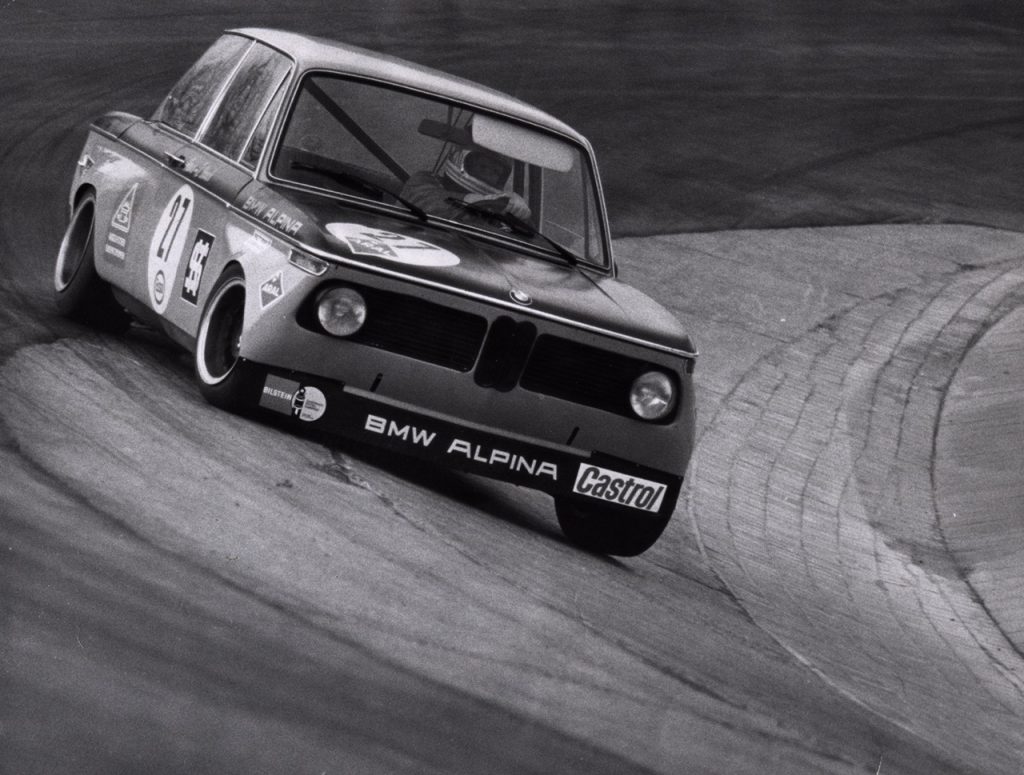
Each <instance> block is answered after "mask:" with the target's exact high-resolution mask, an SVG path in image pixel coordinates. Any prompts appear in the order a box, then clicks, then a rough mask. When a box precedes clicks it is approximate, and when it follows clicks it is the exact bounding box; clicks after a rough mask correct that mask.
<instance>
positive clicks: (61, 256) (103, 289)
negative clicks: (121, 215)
mask: <svg viewBox="0 0 1024 775" xmlns="http://www.w3.org/2000/svg"><path fill="white" fill-rule="evenodd" d="M95 221H96V200H95V198H94V197H93V196H92V194H88V195H86V196H85V197H83V198H82V201H80V202H79V203H78V206H77V207H75V212H74V213H73V214H72V216H71V222H70V223H69V224H68V228H67V231H65V232H64V239H63V240H62V241H61V243H60V250H59V251H58V253H57V261H56V264H55V265H54V268H53V300H54V303H55V304H56V306H57V311H58V312H60V314H62V315H64V316H65V317H69V318H72V319H73V320H77V321H79V322H80V323H86V324H88V325H91V326H95V327H96V328H99V329H102V330H104V331H109V332H112V333H120V332H122V331H125V330H126V329H127V328H128V325H129V324H130V323H131V317H130V316H129V315H128V313H127V312H125V310H124V309H123V308H122V307H121V305H120V304H118V303H117V301H116V300H115V299H114V295H113V293H111V290H110V286H109V285H108V284H107V283H106V282H104V281H103V280H102V279H101V278H100V276H99V275H98V274H97V273H96V255H95V250H94V247H93V245H94V240H93V234H94V231H95Z"/></svg>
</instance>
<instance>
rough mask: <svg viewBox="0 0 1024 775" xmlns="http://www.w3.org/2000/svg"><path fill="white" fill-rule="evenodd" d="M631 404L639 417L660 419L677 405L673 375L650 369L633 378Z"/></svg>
mask: <svg viewBox="0 0 1024 775" xmlns="http://www.w3.org/2000/svg"><path fill="white" fill-rule="evenodd" d="M629 405H630V406H631V407H633V411H634V412H636V414H637V417H642V418H643V419H645V420H660V419H661V418H662V417H665V416H666V415H667V414H668V413H669V412H671V411H672V410H673V409H674V408H675V405H676V389H675V386H674V385H673V383H672V379H671V377H669V376H668V375H667V374H663V373H662V372H660V371H648V372H646V373H644V374H641V375H640V376H639V377H637V378H636V379H635V380H633V387H631V388H630V389H629Z"/></svg>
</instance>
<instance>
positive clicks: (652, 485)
mask: <svg viewBox="0 0 1024 775" xmlns="http://www.w3.org/2000/svg"><path fill="white" fill-rule="evenodd" d="M666 489H668V488H667V486H666V485H664V484H661V483H659V482H652V481H649V480H647V479H640V478H639V477H635V476H627V475H626V474H622V473H619V472H618V471H611V470H609V469H607V468H600V467H598V466H593V465H588V464H586V463H582V464H581V465H580V469H579V471H578V472H577V474H576V482H575V483H574V484H573V487H572V491H573V492H575V493H579V494H580V495H586V496H587V497H589V498H597V499H598V500H602V501H605V502H607V503H614V504H616V505H619V506H627V507H629V508H632V509H640V510H642V511H652V512H654V511H657V510H658V509H660V508H661V502H662V500H663V499H664V497H665V490H666Z"/></svg>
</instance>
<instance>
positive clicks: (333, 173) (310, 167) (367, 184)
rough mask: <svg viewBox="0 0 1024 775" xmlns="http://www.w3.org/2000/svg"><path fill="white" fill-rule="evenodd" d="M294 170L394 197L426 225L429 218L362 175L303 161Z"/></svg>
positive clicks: (393, 193)
mask: <svg viewBox="0 0 1024 775" xmlns="http://www.w3.org/2000/svg"><path fill="white" fill-rule="evenodd" d="M292 169H293V170H305V171H306V172H317V173H319V174H321V175H326V176H327V177H329V178H331V179H332V180H336V181H338V182H339V183H341V184H342V185H345V186H349V187H351V188H355V189H359V190H361V191H363V192H364V193H367V194H382V195H384V196H390V197H392V198H393V199H394V200H395V201H396V202H399V203H400V204H402V205H404V206H405V208H406V209H407V210H408V211H409V212H411V213H412V214H413V215H415V216H416V217H417V218H418V219H419V220H421V221H423V222H424V223H426V222H427V221H428V220H429V218H428V216H427V213H426V211H425V210H424V209H423V208H421V207H419V206H418V205H415V204H413V203H412V202H410V201H409V200H408V199H406V198H405V197H404V196H402V195H401V194H396V193H395V192H394V191H392V190H391V189H390V188H388V187H387V186H382V185H381V184H380V183H377V182H376V181H374V180H370V179H369V178H364V177H363V176H362V175H358V174H356V173H355V172H349V171H348V170H332V169H327V168H326V167H317V166H316V165H315V164H306V163H305V162H301V161H293V162H292Z"/></svg>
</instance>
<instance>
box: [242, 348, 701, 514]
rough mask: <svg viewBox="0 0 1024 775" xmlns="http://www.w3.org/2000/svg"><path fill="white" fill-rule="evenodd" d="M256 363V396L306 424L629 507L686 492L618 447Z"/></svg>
mask: <svg viewBox="0 0 1024 775" xmlns="http://www.w3.org/2000/svg"><path fill="white" fill-rule="evenodd" d="M249 366H250V367H251V368H253V372H254V374H253V376H254V385H253V391H252V394H251V396H250V401H249V403H250V404H251V405H252V406H253V407H254V408H258V409H261V410H264V411H268V412H271V413H275V414H277V415H284V416H287V417H289V418H291V420H292V421H293V422H294V423H296V424H297V425H298V426H304V427H313V428H316V429H317V430H320V431H323V432H326V433H328V434H331V435H335V436H340V437H344V438H348V439H352V440H354V441H357V442H361V443H364V444H368V445H371V446H374V447H380V448H384V449H388V450H391V451H394V452H397V453H399V454H403V455H408V456H411V457H415V458H419V459H422V460H428V461H430V462H432V463H436V464H439V465H441V466H444V467H447V468H453V469H457V470H461V471H466V472H468V473H472V474H478V475H481V476H486V477H489V478H491V479H497V480H500V481H504V482H510V483H512V484H517V485H521V486H525V487H529V488H531V489H536V490H541V491H543V492H547V493H549V494H551V495H553V496H556V497H558V498H563V499H566V500H573V501H577V502H578V503H579V504H580V505H581V506H585V505H588V504H590V505H597V504H601V505H602V507H609V506H610V507H613V508H616V509H621V510H622V511H623V513H624V515H625V514H632V515H635V516H637V517H642V516H644V515H646V516H650V517H653V516H655V515H658V516H667V515H670V514H671V513H672V511H673V510H674V508H675V504H676V500H677V498H678V496H679V490H680V487H681V485H682V476H680V475H676V474H671V473H667V472H664V471H659V470H656V469H653V468H650V467H647V466H641V465H638V464H636V463H633V462H630V461H628V460H624V459H622V458H618V457H616V456H614V455H610V454H607V453H603V452H600V451H594V450H583V449H579V448H577V447H572V446H567V445H561V444H553V443H551V442H548V441H544V440H540V439H535V438H530V437H527V436H524V435H520V434H516V433H512V432H509V431H505V430H502V429H499V428H494V427H491V426H486V425H482V424H477V423H472V422H467V421H465V420H461V419H458V418H455V417H452V416H450V415H445V414H441V413H438V412H433V411H430V410H426V409H422V408H420V407H416V406H413V405H411V404H407V403H405V402H402V401H397V400H395V399H391V398H386V397H384V396H380V395H377V394H375V393H373V392H371V391H367V390H362V389H359V388H354V387H351V386H347V385H345V384H343V383H341V382H337V381H334V380H329V379H324V378H322V377H316V376H313V375H309V374H301V373H297V372H290V371H283V370H279V369H274V368H269V367H264V366H257V365H256V364H252V363H251V362H250V363H249Z"/></svg>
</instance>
